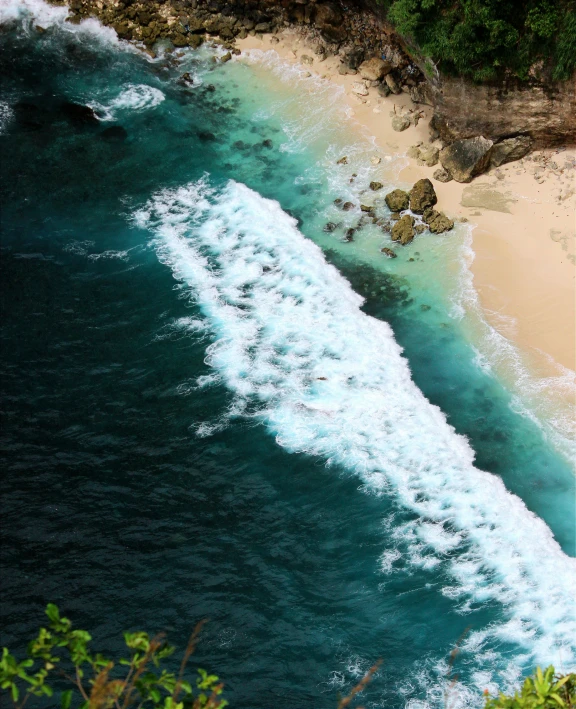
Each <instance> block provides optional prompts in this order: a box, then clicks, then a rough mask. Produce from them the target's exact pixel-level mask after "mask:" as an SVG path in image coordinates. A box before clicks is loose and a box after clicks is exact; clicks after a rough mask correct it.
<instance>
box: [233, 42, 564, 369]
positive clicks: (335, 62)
mask: <svg viewBox="0 0 576 709" xmlns="http://www.w3.org/2000/svg"><path fill="white" fill-rule="evenodd" d="M272 38H274V39H273V41H271V40H272ZM277 39H279V42H277V41H276V40H277ZM237 45H238V47H239V48H240V49H241V50H242V51H245V50H248V49H261V50H268V49H273V50H275V51H276V52H277V53H278V54H279V55H280V57H282V58H283V59H284V60H287V61H289V62H293V63H296V62H300V58H301V56H302V54H306V55H308V56H310V57H313V59H314V62H313V64H312V65H308V64H307V65H306V66H305V67H303V68H304V69H306V70H308V71H310V72H311V73H315V74H318V75H319V76H321V77H322V78H325V79H327V80H330V81H332V82H333V83H334V84H336V85H338V86H342V87H344V90H345V95H346V100H347V101H348V103H349V105H350V108H351V109H352V111H353V116H354V118H355V119H356V121H357V122H358V124H359V127H360V126H361V127H364V128H365V129H367V130H368V131H369V132H370V133H371V134H372V135H373V136H374V137H375V139H376V141H377V143H378V144H379V145H380V146H381V147H382V148H383V149H384V150H386V151H387V152H388V153H390V154H394V153H398V154H404V153H405V152H406V150H407V149H408V148H409V147H410V146H411V145H414V144H415V143H417V142H418V141H423V142H428V140H429V128H428V122H429V119H430V118H431V116H432V108H431V107H429V106H423V105H421V104H420V105H418V106H416V105H415V104H413V103H412V101H411V99H410V97H409V95H408V94H406V93H403V94H401V95H390V96H389V97H387V98H381V97H380V96H379V95H378V94H377V91H376V89H374V88H371V89H370V91H369V95H368V96H366V97H363V98H360V97H358V96H356V95H355V94H353V93H352V84H353V83H354V82H356V81H358V80H359V77H358V76H354V75H344V76H342V75H340V74H339V73H338V66H339V59H338V58H337V57H329V58H327V59H325V60H321V57H317V56H315V55H314V54H313V52H312V51H311V50H310V48H309V47H308V46H307V42H306V39H305V37H303V36H301V35H299V34H298V33H297V32H295V31H294V30H287V31H286V32H284V33H282V34H279V35H275V36H273V35H266V36H264V38H262V39H261V38H259V37H250V36H249V37H247V38H246V39H244V40H238V41H237ZM394 107H396V110H397V111H398V112H401V111H402V110H403V109H406V110H407V109H412V110H419V111H421V112H422V114H423V117H422V119H421V120H420V122H419V123H418V126H411V127H410V128H408V129H407V130H405V131H403V132H400V133H398V132H395V131H394V130H393V129H392V127H391V119H390V115H389V114H390V111H392V110H393V109H394ZM539 155H541V156H542V160H543V161H544V168H543V169H542V168H541V169H540V173H541V177H539V178H538V181H536V180H535V179H534V174H533V173H534V171H535V169H536V168H537V167H538V163H536V162H534V160H533V159H532V158H533V156H530V159H524V160H522V161H519V162H513V163H508V164H507V165H504V166H502V167H501V168H499V169H498V171H491V172H490V173H489V174H486V175H482V176H481V177H478V178H476V179H475V180H474V181H473V182H472V183H471V184H469V185H464V184H459V183H457V182H455V181H452V182H449V183H446V184H443V183H440V182H437V181H436V180H434V186H435V188H436V192H437V194H438V208H439V209H441V210H442V211H444V212H446V214H448V216H450V217H451V218H453V219H454V218H463V217H465V218H467V219H468V220H469V221H470V223H471V224H473V225H475V228H474V231H473V249H474V252H475V259H474V262H473V264H472V266H471V269H472V273H473V283H474V287H475V288H476V290H477V292H478V294H479V298H480V303H481V305H482V307H483V309H484V313H485V317H486V319H487V321H488V322H489V323H490V324H491V325H492V326H493V327H494V328H495V329H496V330H498V331H499V332H500V333H501V334H502V335H504V336H505V337H506V338H508V339H510V340H512V341H513V342H515V343H516V344H517V345H518V346H519V347H520V349H521V350H522V351H523V352H524V354H525V355H526V357H527V359H528V361H529V362H530V368H531V370H532V371H533V372H534V373H535V374H536V375H537V376H541V377H546V376H558V375H559V374H561V372H562V369H563V367H566V368H569V369H571V370H573V369H576V322H575V303H576V301H575V294H576V279H575V276H576V265H575V263H576V257H575V235H576V170H575V169H574V168H571V167H565V163H566V162H567V161H569V160H570V159H572V158H576V150H575V149H569V150H565V151H562V152H559V153H558V154H556V151H553V150H550V151H545V153H542V151H540V153H539ZM546 161H548V162H547V166H546ZM554 163H555V165H554ZM438 167H441V166H440V165H437V166H435V167H432V168H430V167H426V166H422V165H418V164H417V161H416V160H410V162H409V165H408V166H407V167H406V168H405V169H404V170H403V171H402V172H401V174H400V179H401V180H402V181H405V182H414V181H416V180H419V179H421V178H422V177H429V178H430V179H432V173H433V172H434V170H436V169H437V168H438ZM502 209H504V210H507V211H500V210H502ZM558 365H561V366H558ZM564 372H565V370H564Z"/></svg>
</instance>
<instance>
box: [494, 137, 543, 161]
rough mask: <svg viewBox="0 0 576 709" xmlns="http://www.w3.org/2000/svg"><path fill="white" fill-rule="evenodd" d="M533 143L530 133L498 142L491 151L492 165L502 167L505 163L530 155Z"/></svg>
mask: <svg viewBox="0 0 576 709" xmlns="http://www.w3.org/2000/svg"><path fill="white" fill-rule="evenodd" d="M533 144H534V141H533V140H532V138H531V137H530V136H529V135H519V136H517V137H516V138H507V139H506V140H502V141H500V142H499V143H496V145H495V146H494V147H493V148H492V152H491V153H490V165H491V167H500V165H504V163H507V162H513V161H514V160H520V159H521V158H523V157H524V156H525V155H528V153H529V152H530V150H531V149H532V146H533Z"/></svg>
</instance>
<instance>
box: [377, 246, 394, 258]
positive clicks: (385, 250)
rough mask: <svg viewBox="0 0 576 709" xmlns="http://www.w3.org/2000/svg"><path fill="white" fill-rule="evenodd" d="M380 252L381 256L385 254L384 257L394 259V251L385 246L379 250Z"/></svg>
mask: <svg viewBox="0 0 576 709" xmlns="http://www.w3.org/2000/svg"><path fill="white" fill-rule="evenodd" d="M380 251H381V252H382V253H383V254H386V256H388V258H396V253H395V252H394V250H393V249H389V248H388V247H387V246H385V247H384V248H383V249H380Z"/></svg>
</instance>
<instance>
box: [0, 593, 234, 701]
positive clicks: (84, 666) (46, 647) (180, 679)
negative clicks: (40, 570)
mask: <svg viewBox="0 0 576 709" xmlns="http://www.w3.org/2000/svg"><path fill="white" fill-rule="evenodd" d="M46 615H47V616H48V619H49V621H50V622H49V625H48V628H40V631H39V633H38V636H37V637H36V638H35V639H34V640H32V642H31V643H30V644H29V645H28V652H27V658H26V659H25V660H22V661H21V662H18V661H17V660H16V658H15V657H14V656H13V655H11V654H10V652H8V648H3V650H2V659H1V660H0V688H1V689H3V690H5V691H7V692H9V693H10V696H11V698H12V702H13V704H14V706H15V707H17V709H22V708H23V707H24V705H25V704H26V703H27V701H28V700H29V699H30V698H32V697H52V696H53V694H54V689H53V687H52V686H50V685H49V684H48V680H49V679H52V680H54V679H57V680H59V685H60V686H63V685H64V684H66V685H68V686H70V685H72V689H70V688H67V689H63V690H62V691H61V693H60V702H59V704H60V706H61V707H62V709H71V707H78V709H127V708H128V707H132V706H136V707H138V709H140V707H148V708H149V707H152V708H153V709H224V707H226V706H227V705H228V702H227V701H226V700H224V699H221V697H220V695H221V694H222V689H223V687H222V684H221V683H219V682H218V677H216V675H210V674H208V673H207V672H206V671H205V670H202V669H199V670H198V671H197V672H198V677H197V678H196V682H195V686H193V684H192V682H190V681H187V680H186V679H185V678H184V677H185V671H186V665H187V663H188V660H189V659H190V656H191V655H192V653H193V652H194V649H195V647H196V641H197V638H198V634H199V632H200V630H201V627H202V623H199V624H198V625H197V626H196V629H195V630H194V633H192V637H191V638H190V642H189V643H188V647H187V648H186V651H185V653H184V656H183V658H182V661H181V663H180V671H179V673H178V675H175V674H174V673H171V672H167V671H166V670H165V669H162V670H160V664H161V662H162V661H163V660H165V659H166V658H168V657H169V656H170V655H172V653H173V652H174V648H173V647H172V646H170V645H167V644H166V643H165V641H164V638H163V637H162V636H157V637H154V638H150V637H149V636H148V634H147V633H141V632H138V633H124V641H125V642H126V647H127V648H128V651H129V653H128V654H129V657H128V658H121V659H120V660H118V661H117V662H113V661H112V660H111V659H109V658H107V657H104V656H103V655H101V654H100V653H96V654H93V653H92V652H91V651H90V649H89V643H90V641H91V639H92V638H91V636H90V634H89V633H87V632H86V631H85V630H73V628H72V623H71V622H70V621H69V620H68V618H62V617H60V613H59V611H58V608H57V607H56V606H55V605H53V604H52V603H50V604H48V607H47V608H46Z"/></svg>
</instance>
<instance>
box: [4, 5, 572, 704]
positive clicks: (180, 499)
mask: <svg viewBox="0 0 576 709" xmlns="http://www.w3.org/2000/svg"><path fill="white" fill-rule="evenodd" d="M28 7H29V8H33V11H34V12H35V13H37V19H36V20H35V22H38V23H40V24H42V25H43V26H46V27H48V31H47V32H46V33H44V34H38V33H37V32H36V31H35V30H34V29H33V25H34V23H35V22H32V23H30V21H29V20H27V19H26V17H25V16H24V17H22V15H23V13H22V8H23V4H18V3H14V4H13V5H11V6H8V7H7V8H6V9H5V10H3V12H4V13H5V15H11V16H13V17H14V16H16V15H18V16H19V18H20V19H18V20H17V21H16V22H15V23H14V24H13V25H12V26H11V27H10V28H9V29H5V31H4V32H3V33H2V35H1V42H2V51H1V54H0V62H1V64H2V66H1V69H2V75H3V76H4V77H7V78H6V79H4V81H3V83H2V95H1V96H0V100H1V102H2V106H3V108H2V114H1V115H2V118H3V131H2V135H1V136H0V140H1V141H2V145H1V150H2V156H3V159H2V164H1V176H2V183H1V184H2V205H3V211H2V263H3V279H2V288H1V292H2V313H3V330H2V337H3V342H2V350H1V355H2V357H1V366H2V380H3V384H4V387H3V388H4V403H3V413H4V417H3V418H4V426H3V431H2V439H3V446H2V449H3V466H2V469H3V472H4V478H3V492H4V495H3V510H2V512H3V518H4V520H5V522H4V524H3V525H2V535H3V540H2V541H3V543H2V545H1V548H2V565H3V572H4V573H3V575H2V577H3V578H2V582H3V593H4V599H5V601H4V606H3V612H4V623H3V628H4V630H3V637H2V641H3V642H6V643H10V644H11V645H12V646H15V645H17V644H23V642H24V641H25V639H26V638H27V634H29V633H30V631H31V630H32V628H34V627H35V626H36V625H37V624H38V622H39V618H40V615H41V609H42V607H43V606H44V605H45V604H46V602H48V601H50V600H51V601H54V602H56V603H58V604H59V605H61V606H62V607H63V608H64V609H65V610H66V612H67V614H69V615H70V616H72V617H73V618H75V619H76V620H77V622H78V623H79V624H81V625H84V626H88V627H90V628H93V629H94V636H95V638H96V639H97V640H98V641H99V643H101V644H102V645H103V646H104V647H105V648H114V647H116V646H117V643H118V640H119V635H120V630H122V629H124V628H128V627H134V628H136V627H138V628H140V627H142V628H147V629H149V630H151V631H153V630H166V631H167V632H168V633H169V637H170V638H171V639H172V640H173V641H174V642H175V643H176V644H178V645H183V644H184V643H185V641H186V638H187V636H188V634H189V632H190V629H191V628H192V627H193V626H194V624H195V622H196V621H197V620H198V619H199V618H204V617H209V618H210V622H209V623H208V625H207V626H206V631H205V635H204V639H203V642H202V643H201V645H200V648H199V651H198V661H199V662H201V663H202V664H204V665H205V666H207V667H209V668H210V669H216V670H217V671H218V672H219V674H220V675H221V676H222V677H223V678H224V680H225V682H226V686H227V688H228V694H229V696H230V698H231V700H232V703H233V705H234V706H238V707H290V708H294V707H307V706H308V707H324V706H325V707H332V706H334V705H335V698H336V695H337V692H338V691H346V690H347V689H349V688H350V687H351V686H353V684H354V683H355V682H356V681H357V680H358V679H359V678H360V677H361V676H362V675H363V673H364V672H365V671H366V670H367V669H368V668H369V667H370V666H371V665H372V664H373V662H374V661H375V660H377V659H378V658H382V660H383V664H382V668H381V669H380V670H379V672H378V675H377V677H376V678H375V679H374V681H373V682H372V684H371V686H370V687H369V689H368V690H367V692H366V694H367V697H366V699H365V701H364V703H365V705H366V706H369V707H380V706H398V707H400V706H405V705H406V704H409V705H410V706H412V707H415V706H425V705H426V706H431V707H432V706H439V705H443V704H444V691H445V689H446V686H447V684H451V679H450V678H448V676H447V674H448V672H449V670H448V657H449V654H450V652H451V650H452V649H453V648H454V646H455V644H456V643H457V642H459V641H460V643H461V651H460V653H459V655H458V657H457V660H456V663H455V667H454V673H456V674H457V675H458V681H457V682H456V683H455V684H454V686H453V688H452V689H451V690H450V691H451V694H452V696H451V700H450V701H451V703H453V704H454V706H476V705H478V704H480V703H481V702H480V700H479V696H480V693H481V692H482V690H483V689H484V688H490V689H491V690H495V688H496V687H497V686H499V687H502V688H505V687H508V686H510V685H511V684H513V683H514V682H515V681H516V680H517V678H518V677H519V676H520V674H521V673H522V672H524V671H527V670H528V669H530V668H531V666H532V665H533V664H534V663H536V662H542V663H544V662H552V661H553V662H556V663H557V664H558V665H559V666H563V667H564V668H565V669H568V667H569V666H571V665H573V663H574V652H575V648H574V647H573V637H574V635H575V633H574V627H575V626H574V623H575V620H574V617H573V613H574V608H573V602H572V596H571V592H572V591H573V588H574V578H575V575H574V563H573V559H572V558H571V557H573V556H574V543H575V540H574V478H573V472H572V470H571V469H570V466H569V464H568V463H567V462H566V460H565V458H564V457H563V456H562V455H561V454H560V453H559V452H557V450H556V449H555V448H554V447H553V445H552V444H551V442H550V441H549V440H548V439H546V438H545V436H544V433H543V428H542V427H541V426H538V425H537V423H535V422H534V421H532V420H531V419H530V418H528V417H526V416H522V415H521V414H519V413H516V412H515V410H514V409H515V408H516V407H515V406H514V405H513V404H514V397H513V395H512V394H511V393H509V392H508V391H507V389H506V388H505V387H504V386H503V385H502V384H501V383H500V382H499V381H498V380H497V379H496V378H495V377H494V375H493V374H492V373H491V372H490V371H489V370H487V369H486V368H485V367H482V366H481V363H479V360H478V356H477V353H476V352H475V350H474V348H473V347H471V345H470V344H469V343H468V342H467V340H466V337H465V335H464V329H463V325H462V322H461V320H460V319H458V317H456V316H455V313H454V289H455V288H456V286H457V278H455V277H454V274H453V269H452V266H453V265H454V261H453V258H455V257H451V256H450V254H454V253H455V252H457V251H458V248H456V247H458V245H461V244H463V243H464V241H465V233H464V232H461V233H457V234H455V235H453V236H451V237H446V239H453V241H452V242H450V241H447V240H446V239H442V238H440V237H438V238H436V237H425V236H423V237H421V238H420V239H417V240H416V241H415V242H414V244H412V245H411V246H410V247H408V248H406V249H405V250H403V251H402V253H401V256H400V257H399V258H398V259H396V260H394V261H389V260H387V259H384V257H382V256H381V255H380V254H379V248H380V247H381V246H382V245H384V243H385V237H383V235H382V233H381V232H378V231H376V230H374V228H373V227H364V228H362V229H361V230H359V231H358V232H357V233H356V234H355V241H354V242H353V243H352V244H350V243H345V242H344V240H343V233H344V230H345V229H346V228H347V227H348V226H350V225H352V224H355V223H356V222H357V221H358V218H359V212H358V210H356V211H353V212H351V213H342V212H340V211H339V210H338V209H337V207H335V206H334V205H333V200H334V199H335V198H337V197H340V198H350V199H351V200H352V201H355V203H356V204H358V203H359V201H360V192H361V191H362V189H364V188H365V187H366V185H367V184H368V182H369V181H370V179H371V176H372V175H373V174H375V172H376V171H377V170H378V169H380V168H378V167H369V168H366V167H365V165H367V164H370V163H369V159H368V158H369V156H370V155H373V154H374V146H373V145H371V144H370V142H369V141H367V140H364V139H362V138H361V137H360V136H354V137H353V139H352V140H351V136H350V131H349V128H347V127H345V128H343V127H342V126H343V125H345V124H344V123H343V122H342V120H341V119H342V116H341V115H340V114H339V112H338V110H337V102H338V96H337V95H334V96H332V95H329V94H327V93H326V94H323V93H322V92H323V91H324V89H323V88H322V87H321V86H320V85H315V84H311V85H308V84H303V80H302V78H301V77H299V76H297V75H296V76H287V77H285V79H286V81H284V82H283V83H282V82H281V81H280V80H279V79H278V75H277V74H274V72H271V71H270V67H268V68H266V67H265V68H262V63H260V64H258V63H254V62H253V61H252V62H248V63H240V62H233V63H228V64H226V65H215V64H214V63H213V62H212V54H211V52H212V50H210V49H206V50H204V52H203V53H197V54H190V55H183V56H182V57H180V58H179V59H178V61H177V60H176V58H174V57H172V58H170V57H166V58H160V59H159V60H157V61H154V62H152V61H149V60H148V59H146V58H145V57H143V56H141V55H140V54H138V53H136V52H135V51H132V50H130V49H129V48H126V47H123V46H121V45H119V44H118V43H117V42H116V41H115V39H114V38H113V36H112V34H111V33H109V32H108V31H107V30H103V29H102V28H98V26H97V25H96V24H95V23H88V25H87V26H86V27H80V28H76V27H70V26H67V25H66V24H64V23H63V22H62V15H63V12H64V11H62V10H55V9H48V8H47V7H46V6H43V5H40V4H37V5H28ZM184 71H189V72H190V73H192V74H193V75H194V84H193V86H192V87H190V86H186V85H183V84H182V83H181V82H180V81H179V77H180V75H181V74H182V73H183V72H184ZM290 82H292V83H290ZM306 86H308V92H309V93H308V94H304V92H303V88H306ZM71 101H72V102H77V103H80V104H89V105H91V106H92V107H93V108H94V109H95V110H96V111H97V113H98V115H99V117H100V120H99V121H98V122H94V121H92V122H91V121H88V122H86V121H84V120H82V117H81V116H78V115H77V114H76V113H74V112H73V109H70V107H69V106H68V107H67V106H66V104H65V102H71ZM303 109H305V110H303ZM113 126H121V127H122V128H123V131H120V130H118V129H116V130H113V131H111V130H109V129H110V128H111V127H113ZM343 151H345V152H346V153H347V154H348V155H349V157H350V165H349V167H347V168H346V169H347V170H348V171H347V172H346V171H342V170H338V169H337V168H336V167H335V160H336V159H337V158H338V157H340V156H341V154H342V153H343ZM382 157H383V158H385V157H386V156H385V155H382ZM391 167H392V172H393V169H394V166H393V165H392V166H391ZM352 171H355V172H356V173H357V177H356V178H355V179H354V181H353V182H352V183H350V182H349V179H350V177H351V175H352ZM391 184H392V183H391ZM362 199H363V200H365V199H368V197H367V196H363V197H362ZM271 200H272V201H271ZM376 206H377V209H379V210H380V211H381V213H382V214H383V215H384V214H385V208H384V207H383V206H382V205H379V204H377V205H376ZM328 221H334V222H341V223H342V224H341V226H340V227H339V228H338V229H337V230H336V231H335V232H332V233H326V232H324V231H323V226H324V225H325V224H326V222H328ZM314 242H316V244H315V243H314ZM318 245H319V246H320V247H321V248H319V246H318ZM409 259H414V261H409ZM334 266H335V267H336V268H334ZM400 347H402V348H404V356H402V355H401V350H400ZM429 402H430V403H429ZM437 407H438V408H437ZM451 427H453V428H451ZM544 430H545V428H544ZM464 436H465V437H466V438H464ZM510 493H514V494H510Z"/></svg>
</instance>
